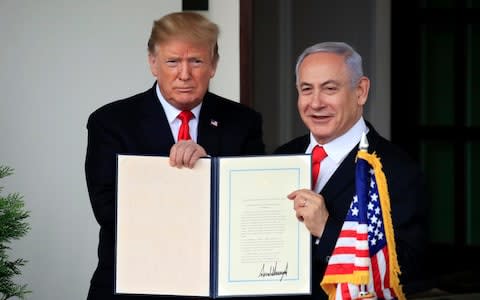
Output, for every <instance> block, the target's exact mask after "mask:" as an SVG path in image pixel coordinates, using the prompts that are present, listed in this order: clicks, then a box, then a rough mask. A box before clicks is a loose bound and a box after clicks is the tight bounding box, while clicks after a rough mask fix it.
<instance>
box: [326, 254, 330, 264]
mask: <svg viewBox="0 0 480 300" xmlns="http://www.w3.org/2000/svg"><path fill="white" fill-rule="evenodd" d="M329 260H330V255H327V256H325V263H327V264H328V261H329Z"/></svg>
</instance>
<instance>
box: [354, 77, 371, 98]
mask: <svg viewBox="0 0 480 300" xmlns="http://www.w3.org/2000/svg"><path fill="white" fill-rule="evenodd" d="M369 90H370V79H368V78H367V77H365V76H362V77H361V78H360V80H359V81H358V84H357V89H356V96H357V103H358V104H359V105H364V104H365V103H366V102H367V98H368V91H369Z"/></svg>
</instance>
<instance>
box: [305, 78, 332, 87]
mask: <svg viewBox="0 0 480 300" xmlns="http://www.w3.org/2000/svg"><path fill="white" fill-rule="evenodd" d="M329 84H334V85H342V83H341V82H340V81H338V80H333V79H330V80H327V81H325V82H322V83H321V84H320V86H321V87H325V86H326V85H329ZM306 85H307V86H314V84H313V83H309V82H304V81H302V82H300V86H306Z"/></svg>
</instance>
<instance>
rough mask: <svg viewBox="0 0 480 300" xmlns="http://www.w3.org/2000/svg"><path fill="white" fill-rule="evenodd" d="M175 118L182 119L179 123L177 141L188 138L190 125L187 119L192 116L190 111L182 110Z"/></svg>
mask: <svg viewBox="0 0 480 300" xmlns="http://www.w3.org/2000/svg"><path fill="white" fill-rule="evenodd" d="M177 118H179V119H180V120H181V121H182V125H180V130H178V138H177V141H181V140H190V139H191V137H190V127H189V126H188V121H190V120H191V119H192V118H193V114H192V112H191V111H189V110H184V111H182V112H181V113H180V114H179V115H178V116H177Z"/></svg>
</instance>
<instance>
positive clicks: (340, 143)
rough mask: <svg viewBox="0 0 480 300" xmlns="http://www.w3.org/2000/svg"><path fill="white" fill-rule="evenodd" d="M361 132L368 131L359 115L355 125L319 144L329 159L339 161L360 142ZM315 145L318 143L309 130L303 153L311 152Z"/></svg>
mask: <svg viewBox="0 0 480 300" xmlns="http://www.w3.org/2000/svg"><path fill="white" fill-rule="evenodd" d="M363 132H365V134H366V133H368V127H367V124H366V123H365V120H364V119H363V117H361V118H360V119H359V120H358V121H357V123H355V125H353V126H352V128H350V129H349V130H348V131H347V132H345V133H344V134H343V135H341V136H339V137H337V138H335V139H334V140H332V141H331V142H329V143H326V144H325V145H320V146H323V148H324V149H325V152H326V153H327V155H328V157H329V158H330V159H333V160H334V161H335V162H336V163H340V162H341V161H342V160H343V159H344V158H345V157H346V156H347V155H348V153H350V151H351V150H352V149H353V148H354V147H355V146H356V145H357V144H358V143H359V142H360V139H361V138H362V133H363ZM316 145H319V144H318V143H317V141H316V140H315V138H314V137H313V134H312V133H311V132H310V144H309V145H308V148H307V150H306V151H305V153H312V150H313V147H315V146H316Z"/></svg>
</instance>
